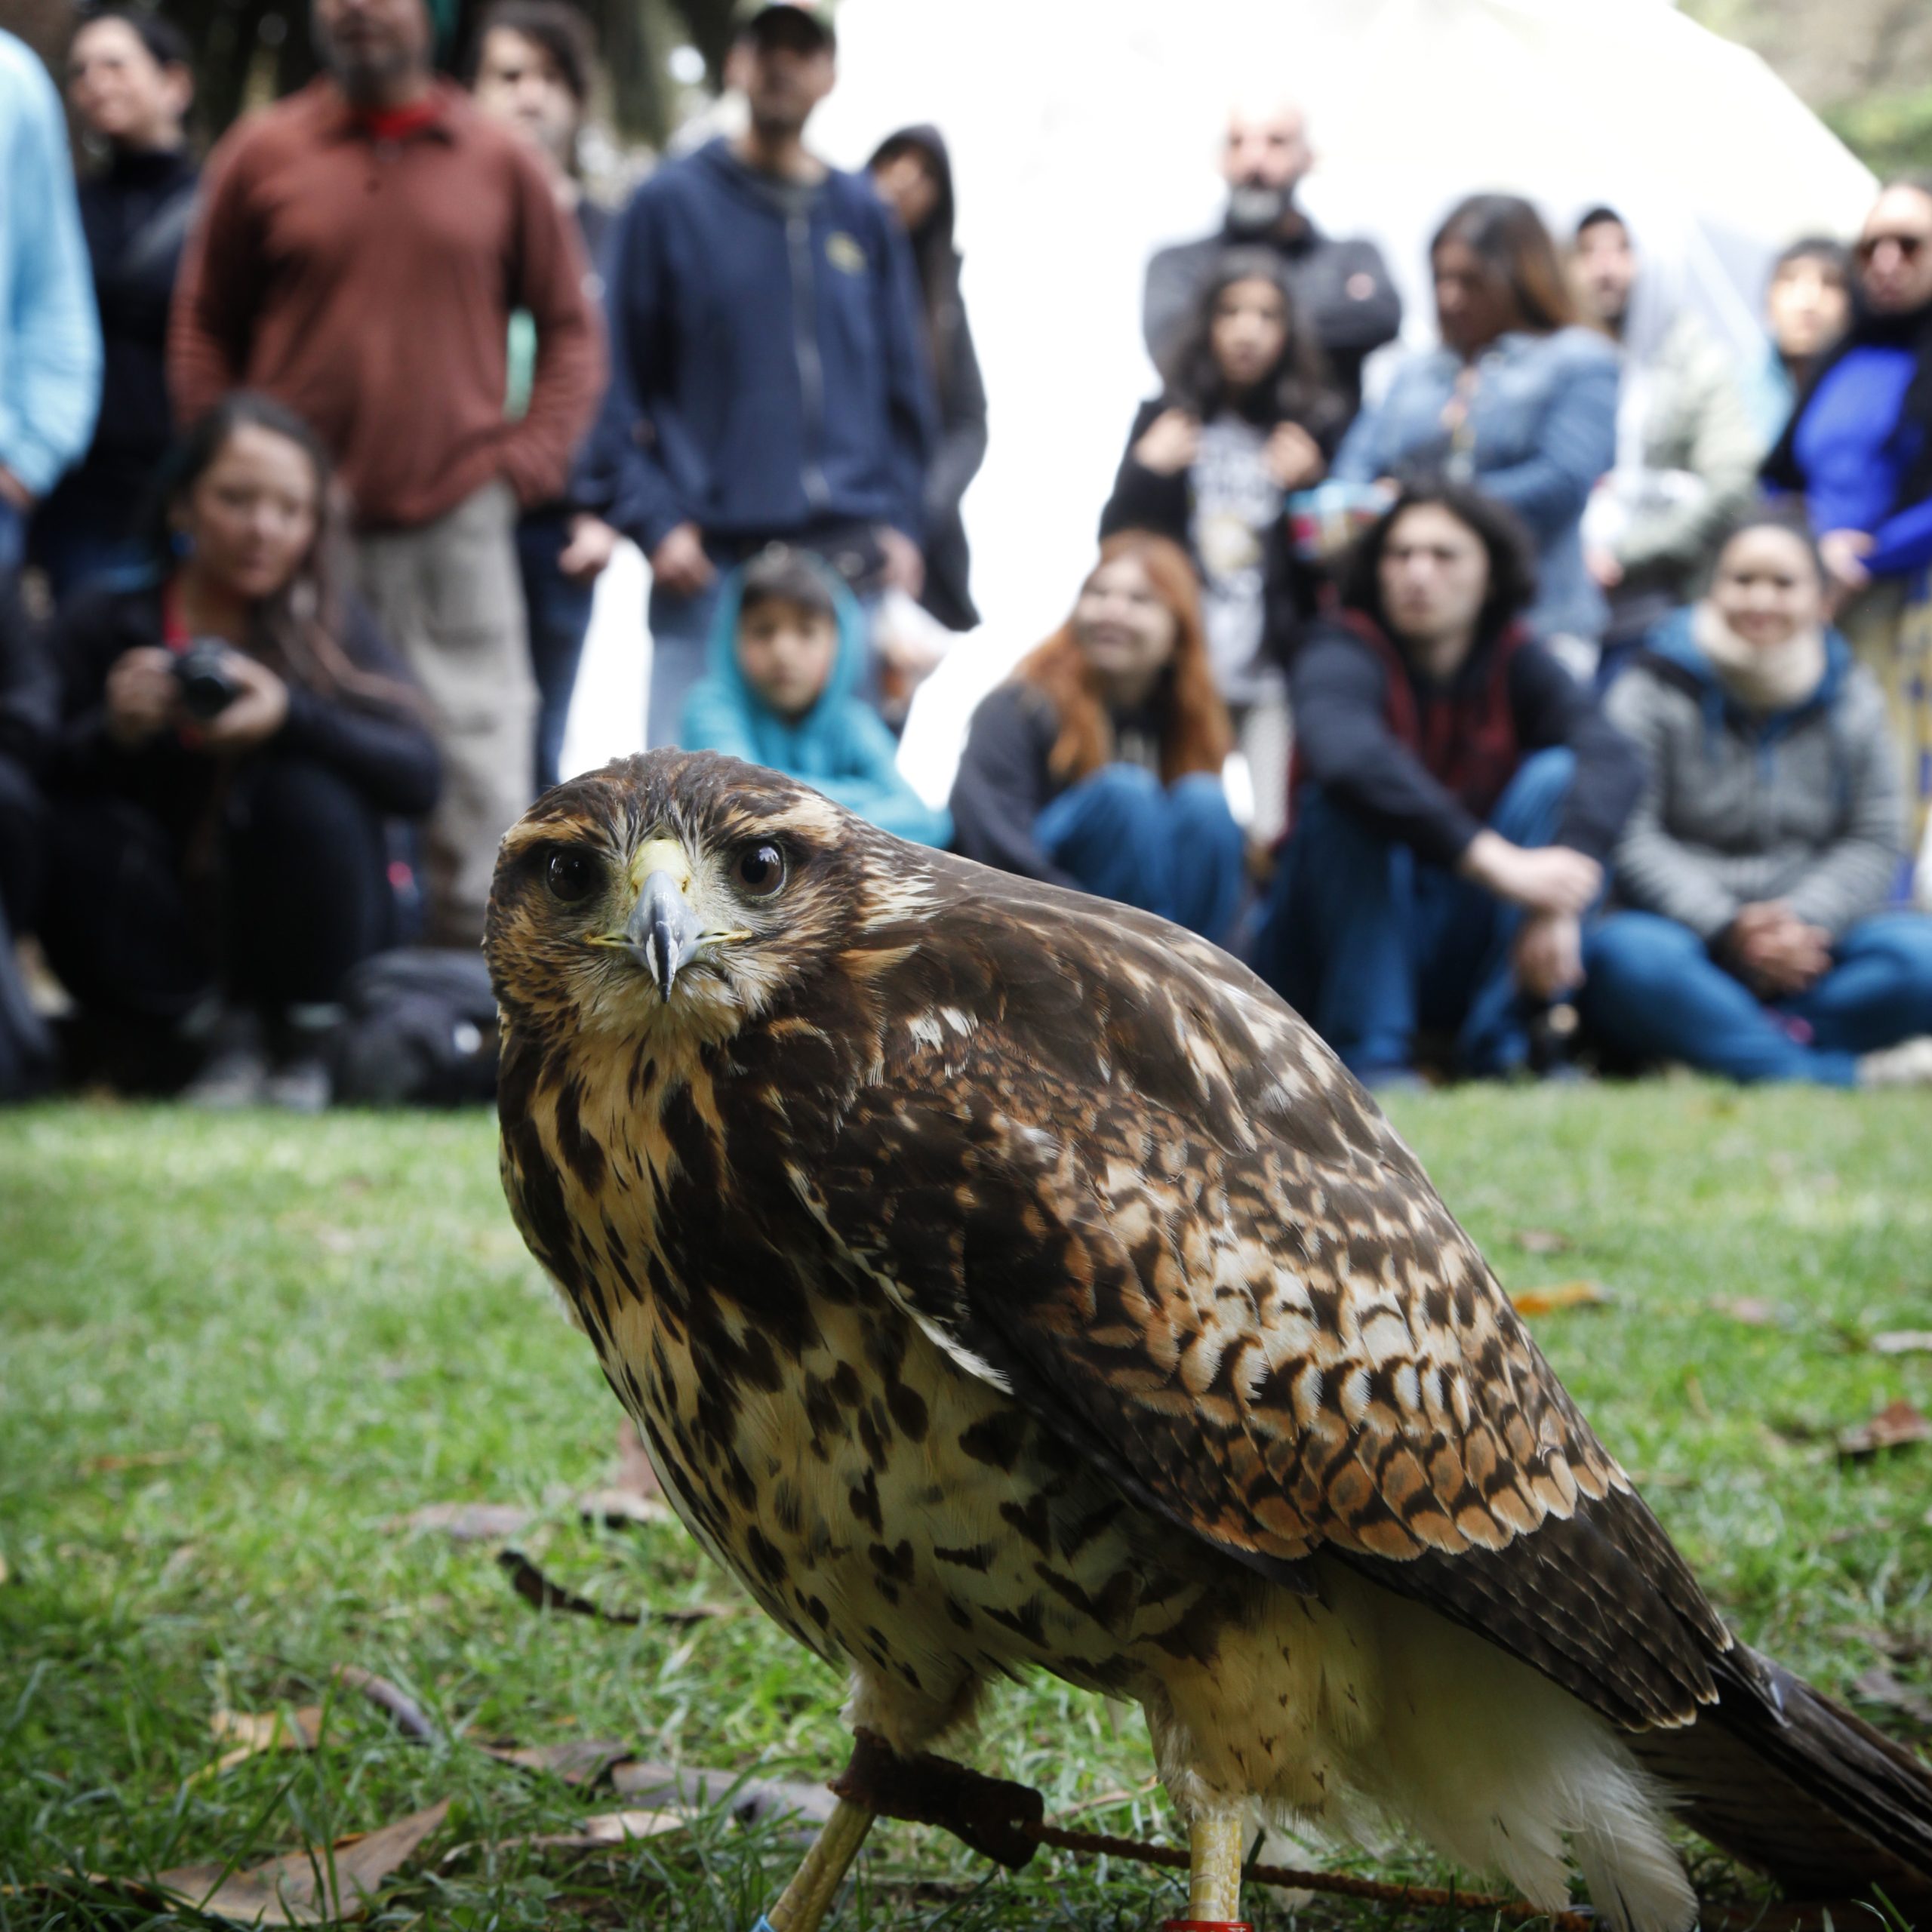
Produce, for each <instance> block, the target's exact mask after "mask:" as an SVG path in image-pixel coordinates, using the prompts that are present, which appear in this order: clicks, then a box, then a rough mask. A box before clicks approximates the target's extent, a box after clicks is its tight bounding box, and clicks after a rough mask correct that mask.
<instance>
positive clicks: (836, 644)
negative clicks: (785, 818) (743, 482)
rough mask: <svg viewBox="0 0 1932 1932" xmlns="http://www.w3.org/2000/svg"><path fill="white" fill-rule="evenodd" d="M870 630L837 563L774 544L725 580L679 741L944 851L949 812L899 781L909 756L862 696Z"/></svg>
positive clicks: (888, 829)
mask: <svg viewBox="0 0 1932 1932" xmlns="http://www.w3.org/2000/svg"><path fill="white" fill-rule="evenodd" d="M866 649H867V645H866V625H865V617H864V615H863V613H862V612H861V611H860V608H859V604H858V600H857V598H855V597H854V596H853V595H852V593H851V592H850V591H849V590H848V589H846V587H845V585H844V580H842V579H841V577H839V575H838V573H837V572H836V571H834V570H832V568H830V566H829V565H826V564H825V563H823V562H822V561H820V559H818V558H815V557H814V556H813V555H811V554H810V553H809V552H806V551H803V550H797V549H792V547H791V546H789V545H788V544H783V543H773V544H771V545H768V546H767V547H766V548H765V549H764V550H762V551H761V552H759V554H758V555H757V556H755V557H754V558H752V561H750V562H749V564H746V565H743V566H742V567H741V568H740V569H738V570H737V571H734V572H733V573H732V574H731V576H730V577H728V579H727V580H725V583H724V586H723V589H722V590H721V593H720V595H719V597H718V614H717V617H716V619H715V621H714V623H713V626H712V633H711V663H710V669H709V673H708V675H706V676H705V677H704V678H702V679H701V680H700V681H699V682H698V683H697V685H694V686H693V687H692V689H691V695H690V696H689V697H688V699H687V700H685V716H684V725H683V728H682V730H681V731H680V732H679V734H678V743H679V744H681V745H682V746H684V747H685V749H686V750H688V751H712V752H726V753H728V754H729V755H730V756H731V757H733V758H744V759H746V760H748V761H749V762H750V763H752V764H764V765H769V766H770V767H771V768H772V769H773V770H774V771H783V772H786V773H787V774H789V775H790V776H791V777H794V778H798V779H802V780H804V783H806V784H808V785H810V786H814V787H815V788H816V789H817V790H819V791H821V792H823V793H824V794H825V795H826V797H827V798H830V799H832V800H833V801H835V803H837V804H841V805H843V806H844V807H845V808H846V809H847V810H848V811H854V812H857V814H858V815H859V816H860V817H861V818H863V819H867V820H870V821H871V823H872V824H874V825H875V826H878V827H879V828H880V829H881V830H882V831H885V832H892V833H894V834H895V835H897V837H899V838H910V839H914V840H915V841H918V843H919V844H922V845H943V844H945V843H946V839H947V838H948V836H949V834H950V832H951V831H952V826H951V823H950V821H949V820H948V819H947V817H946V814H945V813H944V812H943V811H937V810H935V809H934V808H933V807H931V806H930V805H928V804H926V803H925V801H924V800H923V799H922V798H920V796H919V795H918V792H915V791H914V790H913V789H912V786H910V785H909V784H908V783H906V780H905V779H904V778H903V777H902V776H901V775H900V771H899V767H898V764H897V758H898V752H899V747H898V745H897V743H896V742H895V741H894V738H893V736H892V734H891V731H888V729H887V728H886V727H885V724H884V722H883V721H881V718H880V717H879V715H878V713H877V712H875V711H874V710H873V709H872V706H870V705H869V704H867V703H866V702H865V701H864V700H863V699H862V698H861V697H860V696H859V695H858V692H859V685H860V678H862V676H863V674H864V671H865V663H866Z"/></svg>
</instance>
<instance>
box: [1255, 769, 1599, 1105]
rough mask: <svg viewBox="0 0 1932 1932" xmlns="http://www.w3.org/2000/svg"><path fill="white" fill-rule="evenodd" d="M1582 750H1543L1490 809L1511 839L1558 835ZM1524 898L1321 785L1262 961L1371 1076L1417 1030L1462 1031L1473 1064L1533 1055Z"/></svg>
mask: <svg viewBox="0 0 1932 1932" xmlns="http://www.w3.org/2000/svg"><path fill="white" fill-rule="evenodd" d="M1575 769H1576V758H1575V756H1574V754H1573V753H1571V752H1568V751H1566V750H1564V749H1560V748H1559V749H1554V750H1550V751H1544V752H1536V753H1534V755H1532V756H1531V757H1529V758H1525V759H1524V761H1523V762H1522V764H1521V765H1520V766H1518V768H1517V771H1516V775H1515V777H1514V778H1512V780H1510V781H1509V786H1508V788H1507V789H1506V790H1505V791H1504V792H1503V795H1502V797H1501V798H1499V799H1498V800H1497V803H1496V808H1495V810H1494V811H1493V812H1491V814H1490V818H1489V823H1490V828H1491V830H1492V831H1494V832H1497V833H1498V834H1500V835H1501V836H1502V837H1503V838H1506V839H1508V840H1509V842H1510V843H1511V844H1512V845H1522V846H1540V845H1547V844H1549V842H1550V841H1551V840H1552V839H1553V838H1555V835H1556V828H1557V824H1558V820H1560V819H1561V816H1562V811H1563V801H1564V795H1565V794H1566V793H1567V792H1568V790H1569V789H1570V780H1571V774H1572V773H1573V772H1574V771H1575ZM1522 920H1523V914H1522V910H1521V908H1520V907H1518V906H1512V905H1511V904H1509V903H1508V902H1507V901H1506V900H1500V899H1497V898H1495V897H1493V896H1492V895H1491V894H1489V893H1487V892H1485V891H1483V889H1482V888H1481V887H1480V886H1478V885H1473V884H1471V883H1470V882H1469V881H1468V880H1466V879H1464V878H1460V877H1458V876H1457V875H1456V874H1455V873H1454V872H1445V871H1444V869H1442V867H1441V866H1435V865H1431V864H1430V863H1429V862H1428V861H1427V860H1423V859H1419V858H1417V857H1416V855H1415V853H1414V850H1413V849H1412V848H1410V847H1409V846H1407V845H1403V844H1397V843H1396V842H1395V841H1393V840H1392V839H1389V838H1386V837H1385V836H1384V835H1383V834H1382V833H1381V832H1378V831H1377V830H1376V829H1374V827H1373V826H1371V825H1370V824H1369V823H1368V821H1367V820H1366V819H1364V818H1362V817H1360V816H1359V815H1358V814H1356V813H1355V812H1353V811H1350V810H1349V808H1348V807H1347V806H1346V805H1343V804H1340V803H1339V802H1337V801H1336V800H1335V799H1334V798H1331V796H1329V795H1328V794H1327V792H1323V791H1321V790H1319V789H1315V788H1312V787H1311V788H1310V789H1308V790H1307V791H1306V792H1303V795H1302V797H1301V798H1300V799H1299V800H1297V820H1296V824H1295V829H1294V835H1293V836H1292V837H1291V838H1290V839H1289V841H1288V847H1287V851H1286V852H1284V854H1282V858H1281V869H1280V871H1279V872H1278V873H1277V874H1276V875H1275V890H1274V894H1273V897H1272V900H1270V903H1269V908H1268V912H1267V915H1266V918H1265V919H1264V920H1263V924H1262V927H1261V930H1260V933H1259V934H1258V935H1257V939H1256V944H1255V955H1256V957H1255V968H1256V971H1258V972H1259V973H1260V974H1261V976H1262V977H1263V979H1265V980H1267V981H1268V983H1269V985H1271V986H1273V987H1274V988H1275V990H1276V992H1278V993H1280V994H1281V996H1282V998H1284V999H1285V1000H1287V1002H1288V1003H1289V1004H1290V1005H1291V1006H1294V1007H1295V1008H1297V1009H1299V1010H1300V1012H1301V1013H1302V1014H1303V1015H1304V1016H1305V1017H1306V1018H1307V1020H1309V1023H1311V1024H1312V1026H1314V1028H1315V1031H1316V1032H1318V1033H1319V1034H1320V1035H1321V1037H1322V1038H1324V1040H1326V1041H1327V1042H1328V1044H1330V1045H1331V1047H1333V1048H1334V1050H1335V1051H1336V1052H1337V1054H1340V1056H1341V1057H1342V1059H1343V1062H1344V1063H1346V1066H1348V1068H1349V1070H1350V1072H1353V1073H1355V1074H1356V1075H1358V1076H1359V1077H1361V1078H1364V1079H1369V1080H1373V1079H1377V1078H1387V1077H1388V1076H1389V1075H1399V1074H1401V1073H1404V1072H1407V1071H1408V1069H1409V1067H1410V1065H1411V1060H1412V1058H1413V1057H1414V1051H1415V1036H1416V1035H1417V1032H1418V1031H1420V1030H1423V1029H1426V1030H1428V1031H1429V1032H1440V1033H1447V1034H1450V1035H1453V1036H1454V1040H1455V1043H1456V1060H1457V1066H1458V1068H1459V1069H1460V1071H1462V1072H1465V1073H1469V1074H1475V1075H1497V1074H1503V1073H1509V1072H1512V1071H1514V1070H1515V1069H1516V1068H1518V1067H1520V1066H1522V1065H1523V1064H1524V1062H1525V1061H1526V1060H1527V1059H1528V1057H1529V1035H1528V1031H1527V1020H1528V1018H1529V1015H1528V1013H1527V1011H1526V1010H1525V1008H1524V1003H1523V1001H1522V1000H1521V998H1520V997H1519V996H1518V993H1517V991H1516V983H1515V977H1514V976H1513V974H1512V971H1511V968H1510V959H1509V949H1510V947H1511V946H1512V943H1514V941H1515V937H1516V933H1517V929H1518V928H1519V927H1520V926H1521V924H1522Z"/></svg>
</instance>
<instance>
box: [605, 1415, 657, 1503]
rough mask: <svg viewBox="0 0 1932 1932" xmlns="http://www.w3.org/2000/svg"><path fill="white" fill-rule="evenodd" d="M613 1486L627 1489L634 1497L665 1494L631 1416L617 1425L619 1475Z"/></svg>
mask: <svg viewBox="0 0 1932 1932" xmlns="http://www.w3.org/2000/svg"><path fill="white" fill-rule="evenodd" d="M613 1486H614V1487H616V1488H618V1489H627V1490H629V1491H630V1492H631V1494H632V1495H633V1496H645V1497H650V1496H662V1495H663V1494H664V1485H663V1484H662V1483H660V1481H658V1480H657V1470H656V1469H654V1468H652V1466H651V1456H650V1453H649V1451H647V1450H646V1449H645V1446H644V1438H642V1437H641V1435H638V1432H637V1424H636V1423H634V1422H632V1420H631V1419H630V1417H629V1416H626V1417H624V1419H623V1420H622V1421H621V1422H620V1423H618V1425H617V1480H616V1482H615V1484H614V1485H613Z"/></svg>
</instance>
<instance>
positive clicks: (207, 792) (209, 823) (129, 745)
mask: <svg viewBox="0 0 1932 1932" xmlns="http://www.w3.org/2000/svg"><path fill="white" fill-rule="evenodd" d="M339 524H340V516H339V512H337V509H336V508H335V506H334V503H333V502H332V500H331V481H330V475H329V469H328V461H327V459H326V458H325V456H324V454H323V453H322V451H321V446H320V445H319V444H318V442H317V441H315V438H314V436H313V435H312V434H311V432H309V429H308V428H307V426H306V425H305V424H304V423H302V422H301V420H300V419H299V418H298V417H296V416H294V414H291V412H290V411H288V410H286V409H285V408H282V407H281V405H279V404H278V403H275V402H272V401H269V399H268V398H266V397H263V396H257V395H248V394H245V393H238V394H236V395H231V396H229V398H226V400H225V401H223V402H222V403H220V404H219V405H217V407H216V408H214V409H213V410H211V411H210V412H209V413H208V415H207V416H206V417H204V418H203V419H202V420H201V421H200V422H199V423H197V424H196V425H195V427H194V428H193V429H192V430H191V431H190V432H189V434H188V435H186V438H183V441H181V442H180V444H179V445H177V448H175V450H174V451H173V453H172V454H171V456H170V457H169V459H168V462H167V463H166V464H165V466H164V468H163V471H162V478H161V480H160V488H159V491H158V510H157V513H156V515H155V518H154V523H153V528H152V531H151V532H150V534H149V544H150V548H151V549H152V553H153V556H154V560H155V568H154V571H153V573H152V577H151V579H150V580H149V581H148V582H147V583H145V584H144V585H143V586H140V587H139V588H136V589H124V590H105V589H103V590H100V591H97V592H92V593H91V594H88V595H83V596H82V597H81V598H78V599H76V600H75V602H74V603H73V604H72V605H71V606H70V607H69V609H68V610H67V611H66V612H65V613H63V617H62V619H61V622H60V630H59V633H58V636H57V654H58V661H59V666H60V675H61V680H62V687H63V702H62V713H63V722H62V728H61V734H60V743H59V746H58V749H57V753H56V755H55V761H54V770H53V772H52V775H51V780H50V783H49V790H50V792H51V795H52V801H51V809H50V811H49V813H48V820H49V824H50V834H49V845H50V851H49V854H48V858H49V863H48V888H47V893H46V897H45V903H44V905H43V909H42V917H41V933H42V943H43V944H44V945H45V948H46V950H47V953H48V958H49V959H50V961H51V963H52V964H53V966H54V970H55V971H57V973H58V974H59V975H60V978H61V980H62V981H63V983H65V985H66V987H67V989H68V990H69V992H72V995H74V997H75V999H76V1001H78V1003H79V1004H80V1006H81V1008H82V1011H83V1014H85V1015H86V1016H87V1017H88V1018H90V1019H91V1020H95V1021H97V1022H98V1023H99V1025H98V1026H97V1027H96V1028H95V1029H94V1038H97V1039H100V1040H101V1041H103V1044H104V1045H105V1047H106V1061H107V1065H106V1068H105V1069H104V1070H105V1071H106V1072H108V1073H109V1075H110V1077H114V1076H118V1077H121V1078H131V1079H132V1080H133V1081H135V1082H137V1084H152V1083H154V1082H156V1081H162V1082H165V1081H167V1080H168V1078H169V1076H170V1075H171V1074H172V1075H174V1077H175V1078H180V1076H181V1075H183V1074H185V1073H188V1072H192V1071H193V1069H194V1068H195V1065H196V1063H197V1061H198V1062H199V1063H200V1072H199V1077H198V1078H197V1079H196V1080H195V1087H194V1090H193V1091H195V1093H196V1094H197V1097H200V1098H202V1099H205V1100H208V1101H211V1102H226V1103H230V1104H239V1103H243V1102H245V1101H249V1100H271V1101H275V1102H278V1103H281V1104H284V1105H288V1106H302V1107H314V1106H321V1105H322V1104H323V1103H325V1101H326V1100H327V1098H328V1083H327V1078H326V1075H325V1072H324V1071H323V1068H322V1063H321V1054H320V1051H319V1050H320V1047H321V1039H322V1034H323V1031H324V1029H325V1028H326V1027H327V1026H328V1025H329V1024H330V1023H331V1022H332V1021H333V1020H334V1017H335V1014H334V1011H333V1002H334V1001H335V999H336V998H337V995H338V993H339V992H340V987H341V983H342V980H343V976H344V975H345V974H346V973H347V972H348V971H349V968H351V967H352V966H354V965H355V964H356V963H357V962H358V961H360V960H361V959H363V958H367V957H368V955H370V954H371V953H372V952H377V951H378V950H380V949H382V948H383V946H387V945H389V944H391V943H393V942H394V940H395V937H396V936H397V935H396V933H395V900H394V895H393V891H392V886H391V883H390V879H389V851H388V842H387V835H388V828H387V824H386V821H387V820H389V819H391V818H417V817H421V816H422V815H423V814H425V813H426V812H427V811H429V808H430V806H431V805H432V804H433V802H434V801H435V796H436V791H437V786H438V776H439V774H438V764H437V758H436V752H435V746H434V744H433V743H432V740H431V738H430V736H429V730H428V728H427V726H426V724H425V722H424V721H423V718H422V716H421V715H420V708H419V704H418V701H417V697H416V694H415V693H414V690H413V688H411V685H409V684H408V681H407V674H406V673H405V672H404V671H403V670H402V669H401V666H400V664H399V663H398V660H396V659H395V658H394V657H392V655H391V654H390V653H389V650H388V649H387V648H386V646H385V645H384V644H383V641H382V640H381V639H380V637H379V636H378V635H377V633H376V632H375V630H374V627H373V626H371V623H370V621H369V620H368V617H367V616H366V615H365V614H364V613H363V612H362V611H360V610H359V609H358V608H357V607H356V606H355V605H353V604H352V603H350V602H349V601H346V600H345V598H343V595H342V592H341V588H340V577H339V571H338V553H339V552H340V547H341V544H340V528H339Z"/></svg>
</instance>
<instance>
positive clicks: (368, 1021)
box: [329, 948, 497, 1107]
mask: <svg viewBox="0 0 1932 1932" xmlns="http://www.w3.org/2000/svg"><path fill="white" fill-rule="evenodd" d="M342 1003H343V1008H345V1011H344V1012H343V1017H342V1019H341V1020H340V1022H339V1023H337V1026H336V1027H335V1029H334V1032H332V1033H331V1035H330V1038H329V1070H330V1072H331V1076H332V1078H333V1081H334V1098H335V1100H336V1103H337V1105H338V1106H351V1107H399V1106H417V1107H460V1106H479V1105H482V1104H485V1103H488V1102H490V1101H493V1100H495V1098H496V1097H497V1001H496V997H495V995H494V994H493V993H492V992H491V990H490V971H489V968H488V967H487V966H485V964H484V963H483V959H482V955H481V954H480V953H475V952H455V951H449V952H438V951H435V950H433V949H429V948H423V949H403V950H400V951H398V952H379V953H377V954H376V955H375V956H374V958H369V959H365V960H364V961H363V962H362V963H361V965H359V966H358V967H356V968H355V970H354V971H352V972H351V973H350V974H349V977H348V979H347V980H346V981H345V982H344V983H343V990H342Z"/></svg>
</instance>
